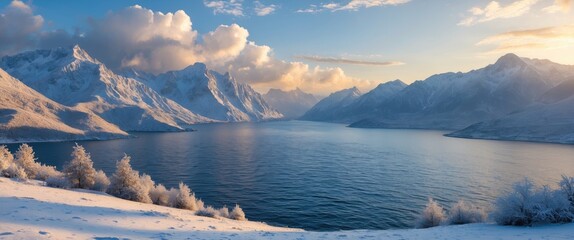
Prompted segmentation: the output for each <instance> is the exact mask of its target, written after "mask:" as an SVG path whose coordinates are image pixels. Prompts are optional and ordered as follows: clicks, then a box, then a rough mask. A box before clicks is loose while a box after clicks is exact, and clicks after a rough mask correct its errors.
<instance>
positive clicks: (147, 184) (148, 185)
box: [140, 173, 155, 195]
mask: <svg viewBox="0 0 574 240" xmlns="http://www.w3.org/2000/svg"><path fill="white" fill-rule="evenodd" d="M140 183H141V185H142V187H143V188H144V191H145V192H147V193H148V195H149V192H150V191H151V189H152V188H153V187H154V186H155V182H154V181H153V180H151V177H150V176H149V175H147V174H145V173H144V174H143V175H142V176H140Z"/></svg>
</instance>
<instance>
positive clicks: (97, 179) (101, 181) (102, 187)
mask: <svg viewBox="0 0 574 240" xmlns="http://www.w3.org/2000/svg"><path fill="white" fill-rule="evenodd" d="M109 186H110V179H109V178H108V176H106V173H104V171H102V170H99V171H97V172H96V175H95V176H94V185H93V186H92V187H91V188H90V189H92V190H95V191H100V192H106V190H108V187H109Z"/></svg>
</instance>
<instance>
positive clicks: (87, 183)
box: [64, 144, 96, 189]
mask: <svg viewBox="0 0 574 240" xmlns="http://www.w3.org/2000/svg"><path fill="white" fill-rule="evenodd" d="M71 156H72V160H71V161H70V162H68V163H67V164H66V166H65V167H64V174H65V175H66V177H67V178H68V180H70V183H71V184H72V187H74V188H85V189H89V188H91V187H93V186H94V183H95V177H96V169H94V162H92V159H91V157H90V154H89V153H87V152H86V149H84V147H82V146H80V145H78V144H76V146H75V147H74V151H72V155H71Z"/></svg>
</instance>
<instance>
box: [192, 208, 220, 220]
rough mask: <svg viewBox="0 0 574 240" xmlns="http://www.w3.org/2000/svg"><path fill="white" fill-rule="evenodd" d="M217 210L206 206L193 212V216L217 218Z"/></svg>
mask: <svg viewBox="0 0 574 240" xmlns="http://www.w3.org/2000/svg"><path fill="white" fill-rule="evenodd" d="M219 213H220V212H219V210H217V209H215V208H213V207H212V206H207V207H205V208H202V209H199V210H197V211H196V212H195V215H197V216H202V217H212V218H217V217H219Z"/></svg>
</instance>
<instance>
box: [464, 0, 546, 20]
mask: <svg viewBox="0 0 574 240" xmlns="http://www.w3.org/2000/svg"><path fill="white" fill-rule="evenodd" d="M538 2H539V0H518V1H515V2H513V3H511V4H509V5H506V6H502V5H501V4H500V2H497V1H491V2H490V3H488V5H486V7H484V8H480V7H473V8H471V9H469V10H468V12H469V13H470V14H471V16H469V17H467V18H465V19H463V20H462V21H460V22H459V23H458V25H459V26H471V25H474V24H477V23H482V22H488V21H492V20H495V19H504V18H514V17H519V16H522V15H524V14H526V13H528V12H529V11H530V9H531V7H532V6H533V5H534V4H536V3H538Z"/></svg>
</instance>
